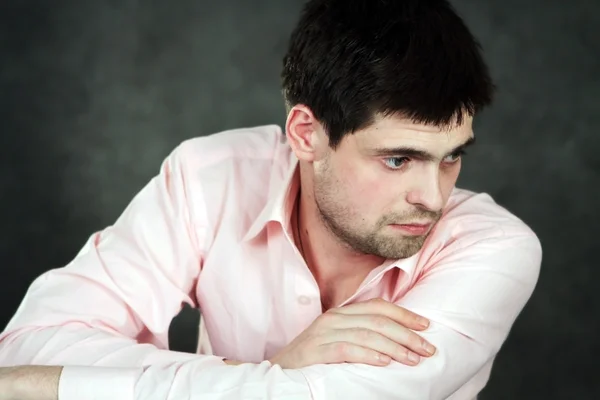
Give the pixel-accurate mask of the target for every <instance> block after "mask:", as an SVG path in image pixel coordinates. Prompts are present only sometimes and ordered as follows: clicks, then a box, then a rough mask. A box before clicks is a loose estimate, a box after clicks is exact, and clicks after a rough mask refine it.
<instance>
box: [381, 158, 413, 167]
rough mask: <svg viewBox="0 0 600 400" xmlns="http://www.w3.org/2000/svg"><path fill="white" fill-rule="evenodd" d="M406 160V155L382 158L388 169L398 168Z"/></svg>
mask: <svg viewBox="0 0 600 400" xmlns="http://www.w3.org/2000/svg"><path fill="white" fill-rule="evenodd" d="M407 161H408V158H407V157H390V158H386V159H385V160H384V162H385V165H386V167H388V168H390V169H400V168H402V166H404V164H406V162H407Z"/></svg>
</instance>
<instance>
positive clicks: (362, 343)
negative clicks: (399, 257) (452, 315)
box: [269, 299, 435, 368]
mask: <svg viewBox="0 0 600 400" xmlns="http://www.w3.org/2000/svg"><path fill="white" fill-rule="evenodd" d="M428 326H429V321H428V320H427V319H425V318H423V317H421V316H419V315H417V314H414V313H412V312H410V311H408V310H407V309H405V308H402V307H399V306H397V305H395V304H393V303H390V302H387V301H385V300H382V299H373V300H369V301H365V302H360V303H355V304H351V305H348V306H344V307H340V308H333V309H330V310H328V311H327V312H325V313H324V314H322V315H320V316H319V317H318V318H317V319H316V320H315V321H314V322H313V323H312V324H311V325H310V326H309V327H308V328H307V329H306V330H305V331H304V332H302V333H301V334H300V335H299V336H298V337H297V338H296V339H294V340H293V341H292V342H291V343H290V344H289V345H287V346H286V347H285V348H284V349H282V350H281V351H280V352H279V353H278V354H276V355H275V356H274V357H273V358H272V359H270V360H269V361H270V362H271V363H272V364H279V365H280V366H281V367H282V368H302V367H305V366H308V365H314V364H338V363H344V362H347V363H362V364H368V365H374V366H384V365H387V364H389V363H390V361H391V360H396V361H398V362H400V363H402V364H406V365H411V366H412V365H417V364H418V363H419V361H420V358H421V356H422V357H430V356H431V355H433V354H434V353H435V347H434V346H433V345H431V344H430V343H428V342H427V341H425V340H424V339H423V338H421V337H420V336H419V335H417V334H416V333H415V332H413V330H416V331H422V330H424V329H427V327H428Z"/></svg>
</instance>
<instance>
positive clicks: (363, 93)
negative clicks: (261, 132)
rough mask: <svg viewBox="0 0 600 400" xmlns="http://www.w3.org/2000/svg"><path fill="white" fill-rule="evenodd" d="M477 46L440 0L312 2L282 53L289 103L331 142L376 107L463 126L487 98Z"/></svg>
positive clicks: (488, 82)
mask: <svg viewBox="0 0 600 400" xmlns="http://www.w3.org/2000/svg"><path fill="white" fill-rule="evenodd" d="M480 50H481V49H480V45H479V43H478V42H477V41H476V40H475V38H474V37H473V35H472V34H471V32H470V31H469V29H468V28H467V27H466V25H465V24H464V22H463V20H462V19H461V18H460V17H459V16H458V15H457V14H456V12H455V10H454V9H453V7H452V6H451V5H450V4H449V2H448V1H446V0H437V1H436V0H310V1H308V2H307V3H306V5H305V7H304V10H303V12H302V14H301V17H300V21H299V22H298V24H297V26H296V27H295V29H294V31H293V32H292V35H291V37H290V42H289V47H288V51H287V54H286V55H285V57H284V60H283V64H284V65H283V71H282V80H283V93H284V97H285V101H286V105H287V107H288V108H291V107H293V106H294V105H296V104H304V105H306V106H307V107H309V108H310V109H311V110H312V112H313V113H314V115H315V117H316V118H317V119H318V120H319V121H320V122H321V123H323V125H324V126H325V129H326V130H327V133H328V135H329V145H330V146H331V147H332V148H336V146H337V145H338V144H339V143H340V141H341V140H342V138H343V137H344V136H345V135H347V134H350V133H353V132H355V131H356V130H359V129H362V128H365V127H367V126H369V125H370V124H371V123H373V122H374V117H375V116H376V115H378V114H381V115H384V116H389V115H393V114H398V115H402V116H404V117H407V118H410V119H411V120H413V121H414V122H416V123H425V124H431V125H435V126H448V125H450V124H452V122H453V121H454V122H456V123H458V124H460V123H461V122H462V117H463V114H464V113H468V114H469V115H474V114H476V113H477V112H478V111H479V110H480V109H482V108H483V107H485V106H487V105H489V104H490V103H491V102H492V97H493V92H494V84H493V82H492V79H491V77H490V74H489V71H488V67H487V65H486V64H485V62H484V60H483V58H482V55H481V51H480Z"/></svg>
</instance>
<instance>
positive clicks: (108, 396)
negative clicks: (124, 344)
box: [58, 366, 142, 400]
mask: <svg viewBox="0 0 600 400" xmlns="http://www.w3.org/2000/svg"><path fill="white" fill-rule="evenodd" d="M141 373H142V369H141V368H107V367H69V366H67V367H64V368H63V370H62V373H61V375H60V380H59V384H58V399H59V400H134V396H135V394H134V388H135V382H136V381H137V379H138V378H139V376H140V374H141Z"/></svg>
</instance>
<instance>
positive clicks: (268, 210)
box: [0, 126, 541, 400]
mask: <svg viewBox="0 0 600 400" xmlns="http://www.w3.org/2000/svg"><path fill="white" fill-rule="evenodd" d="M296 166H297V159H296V158H295V156H294V155H293V153H292V152H291V150H290V148H289V146H288V144H287V143H286V141H285V136H283V135H282V133H281V130H280V128H278V127H276V126H264V127H257V128H251V129H239V130H233V131H227V132H222V133H219V134H215V135H211V136H206V137H201V138H196V139H192V140H188V141H186V142H184V143H182V144H181V145H180V146H178V148H177V149H175V150H174V151H173V153H172V154H171V155H170V156H169V157H168V158H167V159H166V160H165V161H164V163H163V165H162V168H161V171H160V174H159V175H158V176H156V177H155V178H154V179H152V180H151V181H150V182H149V184H148V185H147V186H146V187H145V188H144V189H143V190H141V192H140V193H139V194H138V195H137V196H136V197H135V198H134V199H133V201H132V202H131V204H130V205H129V206H128V207H127V209H126V210H125V211H124V213H123V214H122V215H121V217H120V218H119V219H118V220H117V221H116V223H115V224H114V225H112V226H110V227H108V228H106V229H104V230H103V231H101V232H98V233H95V234H93V235H92V236H91V237H90V239H89V240H88V242H87V243H86V244H85V246H84V247H83V249H82V250H81V251H80V253H79V254H78V255H77V257H76V258H75V259H74V260H73V261H72V262H71V263H70V264H69V265H67V266H66V267H65V268H60V269H55V270H51V271H49V272H46V273H44V274H43V275H42V276H40V277H39V278H38V279H36V280H35V282H34V283H33V284H32V285H31V287H30V289H29V291H28V293H27V295H26V297H25V299H24V301H23V303H22V304H21V306H20V308H19V310H18V311H17V313H16V315H15V316H14V318H13V319H12V321H11V322H10V324H9V325H8V327H7V328H6V331H5V332H4V333H3V334H2V335H1V336H0V365H2V366H7V365H19V364H43V365H65V366H66V367H65V369H64V372H63V374H62V377H61V380H60V387H59V391H60V400H80V399H96V400H101V399H102V400H104V399H106V400H133V399H140V400H141V399H144V400H148V399H150V400H152V399H156V400H166V399H202V400H230V399H232V400H233V399H285V400H292V399H293V400H309V399H311V400H336V399H339V400H347V399H361V400H363V399H378V400H392V399H419V400H422V399H454V400H458V399H461V400H462V399H473V398H475V397H476V395H477V393H478V392H479V391H480V390H481V389H482V388H483V387H484V386H485V384H486V382H487V380H488V377H489V375H490V370H491V367H492V362H493V360H494V357H495V355H496V354H497V352H498V350H499V349H500V346H501V345H502V343H503V342H504V340H505V339H506V337H507V335H508V333H509V330H510V328H511V326H512V324H513V322H514V321H515V318H516V317H517V315H518V314H519V313H520V311H521V310H522V308H523V306H524V305H525V304H526V302H527V301H528V299H529V297H530V296H531V294H532V291H533V289H534V286H535V284H536V282H537V279H538V274H539V269H540V262H541V247H540V243H539V241H538V239H537V237H536V235H535V234H534V233H533V232H532V231H531V230H530V229H529V228H528V227H527V226H526V225H525V224H524V223H523V222H522V221H521V220H519V219H518V218H516V217H515V216H513V215H512V214H510V213H509V212H508V211H506V210H505V209H504V208H502V207H500V206H499V205H497V204H495V203H494V202H493V200H492V199H491V198H490V196H488V195H487V194H475V193H472V192H469V191H465V190H461V189H455V190H454V192H453V194H452V196H451V198H450V201H449V204H448V206H447V209H446V212H445V213H444V216H443V217H442V219H441V220H440V222H439V223H438V225H437V226H436V228H435V229H434V231H433V233H432V235H431V236H430V238H429V239H428V241H427V242H426V245H425V246H424V248H423V249H422V250H421V251H420V252H419V253H418V254H417V255H415V256H413V257H411V258H408V259H404V260H389V261H388V262H386V263H384V264H383V265H381V266H380V267H379V268H377V269H375V270H374V271H373V272H372V273H371V274H370V275H369V276H368V277H367V278H366V279H365V281H364V282H363V284H362V285H361V287H360V288H359V290H358V291H357V292H356V293H355V294H354V295H353V296H352V297H350V298H349V299H347V300H346V301H345V302H344V303H343V304H349V303H352V302H355V301H359V300H365V299H369V298H375V297H382V298H384V299H386V300H389V301H392V302H395V303H396V304H399V305H401V306H403V307H406V308H408V309H410V310H413V311H415V312H416V313H419V314H421V315H423V316H425V317H428V318H430V319H431V321H432V323H431V326H430V328H429V329H428V330H426V331H425V332H423V334H422V336H423V337H425V338H426V339H427V340H429V341H430V342H431V343H433V344H434V345H435V346H436V347H437V348H438V351H437V353H436V354H435V355H434V356H433V357H431V358H429V359H424V360H423V361H422V362H421V363H420V364H419V365H418V366H406V365H402V364H399V363H395V362H393V363H392V364H391V365H390V366H387V367H372V366H367V365H361V364H330V365H314V366H310V367H307V368H301V369H297V370H292V369H282V368H280V367H279V366H277V365H271V364H270V363H269V362H268V361H264V360H266V359H268V358H269V357H271V356H273V355H274V354H275V353H276V352H277V350H279V349H281V348H282V347H283V346H285V345H286V344H287V343H289V342H290V341H291V340H292V339H294V338H295V337H296V336H297V335H298V334H299V333H300V332H302V331H303V330H304V329H305V328H307V327H308V326H309V325H310V324H311V323H312V322H313V320H314V319H315V318H317V317H318V316H319V315H320V314H321V304H320V295H319V288H318V287H317V284H316V283H315V280H314V279H313V277H312V275H311V273H310V271H309V270H308V268H307V266H306V264H305V262H304V261H303V259H302V257H301V256H300V254H299V252H298V251H297V249H296V247H295V246H294V244H293V241H292V234H291V233H290V224H289V218H290V212H291V206H292V202H293V199H294V195H295V194H296V192H297V188H298V182H297V174H296V173H295V172H296ZM57 233H58V232H57ZM183 302H186V303H189V304H191V305H193V306H195V307H199V308H200V309H201V311H202V315H203V319H202V320H203V324H202V326H201V330H200V331H201V338H200V343H201V345H200V346H199V349H198V353H199V354H185V353H177V352H173V351H169V350H167V331H168V329H169V324H170V322H171V320H172V318H173V317H174V316H175V315H176V314H177V313H178V312H179V311H180V310H181V307H182V303H183ZM209 337H210V340H209V339H208V338H209ZM223 357H226V358H229V359H233V360H240V361H247V362H252V363H254V364H251V363H248V364H244V365H240V366H228V365H225V364H224V363H223V361H222V359H223Z"/></svg>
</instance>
